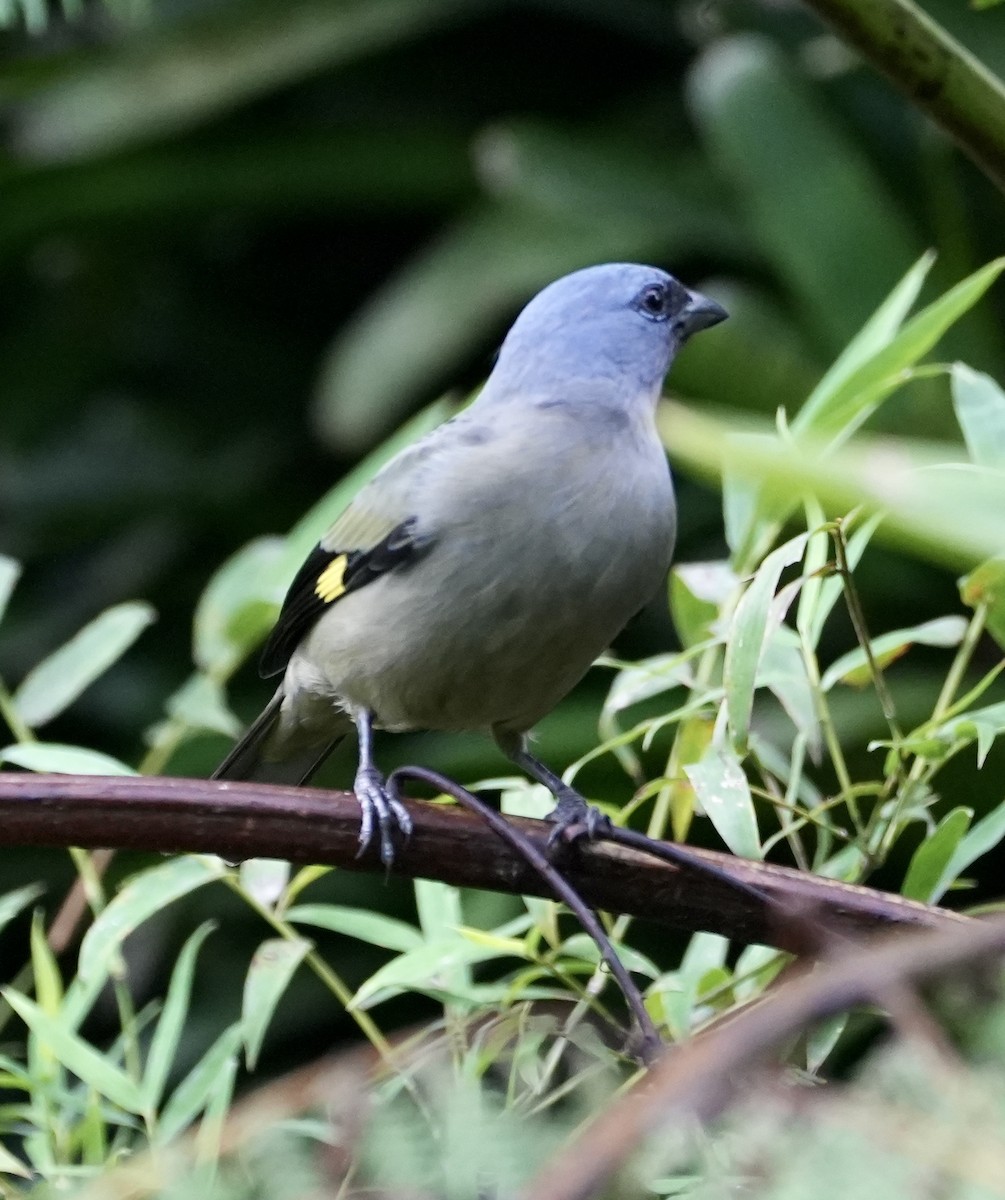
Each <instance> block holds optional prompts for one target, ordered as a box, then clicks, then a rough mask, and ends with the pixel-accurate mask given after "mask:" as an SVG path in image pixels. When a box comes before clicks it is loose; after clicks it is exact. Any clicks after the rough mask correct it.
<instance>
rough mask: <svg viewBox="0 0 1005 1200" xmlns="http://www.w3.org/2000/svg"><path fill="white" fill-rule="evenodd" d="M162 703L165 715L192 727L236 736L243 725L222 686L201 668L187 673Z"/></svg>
mask: <svg viewBox="0 0 1005 1200" xmlns="http://www.w3.org/2000/svg"><path fill="white" fill-rule="evenodd" d="M165 707H166V708H167V712H168V715H169V716H171V717H172V718H173V719H174V720H176V721H180V722H181V723H182V724H183V725H186V726H187V727H188V728H189V729H192V730H202V729H205V730H206V731H207V732H209V733H222V734H224V735H225V736H227V737H237V735H238V734H239V733H240V732H241V729H242V728H243V727H242V725H241V722H240V721H239V720H238V718H237V717H236V716H235V715H234V713H232V712H231V710H230V708H229V706H228V704H227V698H226V696H225V694H224V690H223V686H222V685H221V684H220V683H219V682H218V680H216V679H214V678H211V677H210V676H209V675H205V674H203V673H202V672H201V671H196V672H195V673H194V674H193V675H190V676H189V678H188V679H187V680H186V681H185V682H184V683H183V684H182V685H181V687H180V688H179V689H178V690H177V691H176V692H175V693H174V694H173V695H172V696H170V697H169V698H168V701H167V704H166V706H165Z"/></svg>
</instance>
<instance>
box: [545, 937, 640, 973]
mask: <svg viewBox="0 0 1005 1200" xmlns="http://www.w3.org/2000/svg"><path fill="white" fill-rule="evenodd" d="M613 945H614V952H615V954H617V956H618V958H619V959H621V962H622V965H623V966H624V967H625V969H626V970H628V971H632V972H633V973H634V974H636V975H644V976H645V977H646V978H647V979H656V978H657V977H658V976H659V973H660V971H659V967H657V966H656V964H655V963H654V962H653V961H652V959H651V958H647V957H646V956H645V955H644V954H640V953H639V951H638V950H635V949H633V948H632V947H631V946H626V945H625V944H624V942H615V943H613ZM559 951H560V953H562V954H567V955H568V956H569V957H570V958H576V959H581V960H582V961H584V962H588V963H594V964H597V965H599V964H600V963H602V962H603V961H604V960H603V958H602V957H601V954H600V949H599V948H598V946H597V943H596V942H595V941H594V940H593V938H591V937H590V935H589V934H588V933H574V934H572V935H571V936H570V937H567V938H566V939H565V941H564V942H562V944H561V946H559Z"/></svg>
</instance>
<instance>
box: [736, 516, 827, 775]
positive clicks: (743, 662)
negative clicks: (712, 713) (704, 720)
mask: <svg viewBox="0 0 1005 1200" xmlns="http://www.w3.org/2000/svg"><path fill="white" fill-rule="evenodd" d="M808 538H809V534H807V533H801V534H799V536H798V537H794V538H792V540H791V541H788V542H786V543H785V544H784V545H783V546H779V547H778V549H777V550H773V551H772V552H771V553H770V554H769V555H768V556H767V558H766V559H765V560H764V562H763V563H762V564H761V565H760V567H758V569H757V573H756V574H755V575H754V578H753V579H752V580H751V582H750V583H749V584H748V585H747V588H746V590H745V591H744V593H743V595H742V597H741V598H740V602H739V604H737V606H736V610H735V612H734V614H733V620H732V622H731V625H730V632H729V637H728V640H727V642H726V659H725V667H724V674H725V684H726V703H727V706H728V714H729V730H730V736H731V738H732V742H733V748H734V749H735V750H736V752H737V754H739V755H742V754H743V753H744V752H745V750H746V745H747V735H748V732H749V729H750V715H751V712H752V710H753V706H754V689H755V686H756V680H757V667H758V663H759V662H760V661H761V655H762V653H763V652H764V646H765V643H766V640H767V636H768V633H769V614H770V613H771V608H772V603H773V601H774V598H775V589H776V587H777V586H778V580H779V578H780V576H781V574H782V571H784V570H785V568H786V567H789V566H791V565H792V564H793V563H795V562H798V560H799V558H800V557H801V556H802V553H803V551H804V549H805V547H806V542H807V540H808ZM780 619H781V617H779V620H780Z"/></svg>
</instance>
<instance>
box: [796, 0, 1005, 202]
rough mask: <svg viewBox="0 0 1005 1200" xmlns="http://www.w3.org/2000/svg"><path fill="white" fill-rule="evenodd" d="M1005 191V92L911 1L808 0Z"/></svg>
mask: <svg viewBox="0 0 1005 1200" xmlns="http://www.w3.org/2000/svg"><path fill="white" fill-rule="evenodd" d="M806 4H807V6H808V7H809V8H812V9H813V10H814V11H815V12H817V13H818V14H819V15H820V16H821V17H822V18H823V19H824V20H825V21H827V22H828V23H829V24H830V25H832V26H833V27H834V29H836V30H837V32H838V33H839V34H840V35H841V37H843V38H844V39H845V41H847V42H850V43H851V45H853V46H855V47H856V48H857V49H858V50H860V51H861V52H862V54H863V55H864V56H865V57H866V59H868V61H869V62H870V63H872V65H873V66H874V67H876V68H877V69H878V70H880V71H881V72H882V73H883V74H884V75H886V77H887V78H888V79H889V80H890V81H891V82H892V83H893V84H894V85H895V86H896V87H897V88H899V89H900V90H901V91H902V92H904V93H905V94H906V95H907V97H908V99H909V100H910V101H911V103H912V104H913V105H915V107H917V108H919V109H921V110H922V111H923V112H926V113H927V114H928V115H929V116H930V117H931V118H932V119H933V120H934V121H935V122H936V123H937V124H938V125H940V126H941V127H942V128H943V129H944V130H945V131H946V132H947V133H949V134H950V135H951V136H952V137H953V138H954V139H955V140H956V142H957V143H958V144H959V145H960V146H961V147H962V149H963V150H964V151H966V153H967V154H969V155H970V157H971V158H972V159H973V160H974V162H976V163H977V165H978V166H979V167H980V169H981V170H982V171H983V172H984V174H985V175H986V176H987V177H988V178H989V179H990V180H991V181H992V182H993V183H994V184H995V185H996V186H997V187H998V188H1000V189H1001V190H1002V191H1005V86H1003V84H1002V81H1001V80H1000V79H998V78H997V77H996V76H995V75H994V74H993V73H992V72H991V71H989V70H988V69H987V67H985V66H984V64H983V63H981V62H980V61H978V59H976V58H975V57H974V56H973V55H972V54H971V53H970V52H969V51H968V50H967V49H966V48H965V47H963V46H961V45H960V43H959V42H957V41H956V40H955V38H953V37H951V36H950V34H949V33H947V32H946V30H945V29H943V28H942V26H941V25H938V24H937V23H936V22H935V21H933V20H932V18H931V17H929V16H928V15H927V14H926V13H925V12H923V11H922V9H921V8H919V7H918V5H917V4H914V3H913V2H912V0H806Z"/></svg>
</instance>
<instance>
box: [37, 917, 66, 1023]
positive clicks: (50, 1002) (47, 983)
mask: <svg viewBox="0 0 1005 1200" xmlns="http://www.w3.org/2000/svg"><path fill="white" fill-rule="evenodd" d="M30 944H31V974H32V980H33V982H34V985H35V999H36V1000H37V1001H38V1006H39V1008H41V1009H42V1011H43V1012H45V1013H48V1015H49V1016H50V1017H58V1015H59V1010H60V1006H61V1004H62V1000H63V977H62V975H61V974H60V972H59V964H58V963H57V962H56V956H55V954H53V952H52V947H51V946H50V945H49V942H48V940H47V938H46V936H45V925H44V923H43V921H42V914H41V913H40V912H38V911H36V912H35V913H34V915H33V918H32V922H31V937H30Z"/></svg>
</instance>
